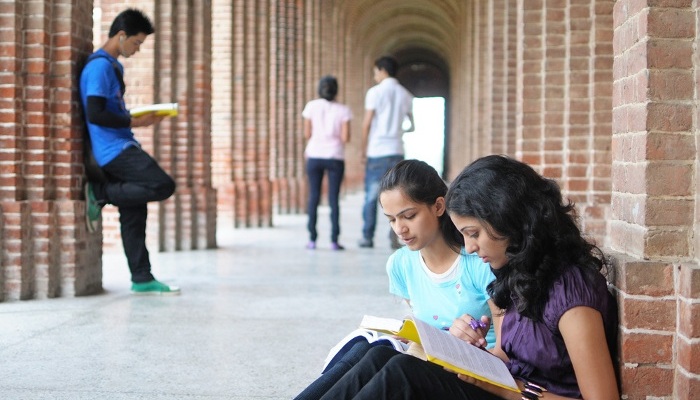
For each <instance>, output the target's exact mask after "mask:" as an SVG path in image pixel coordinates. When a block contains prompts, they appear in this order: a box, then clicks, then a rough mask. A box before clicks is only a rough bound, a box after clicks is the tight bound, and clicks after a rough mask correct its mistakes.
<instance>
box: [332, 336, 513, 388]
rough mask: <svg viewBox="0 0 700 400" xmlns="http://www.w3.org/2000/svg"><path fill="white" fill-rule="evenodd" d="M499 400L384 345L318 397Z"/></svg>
mask: <svg viewBox="0 0 700 400" xmlns="http://www.w3.org/2000/svg"><path fill="white" fill-rule="evenodd" d="M341 399H355V400H363V399H366V400H383V399H394V400H398V399H403V400H409V399H441V400H452V399H454V400H477V399H478V400H497V399H501V398H500V397H498V396H495V395H493V394H491V393H488V392H486V391H484V390H482V389H480V388H478V387H476V386H473V385H470V384H468V383H466V382H464V381H462V380H460V379H459V378H457V375H456V374H454V373H451V372H447V371H446V370H445V369H444V368H442V367H441V366H439V365H437V364H433V363H430V362H427V361H423V360H421V359H418V358H416V357H414V356H411V355H408V354H401V353H399V352H397V351H396V350H394V349H392V348H390V347H387V346H377V347H373V348H371V349H370V350H368V351H367V353H366V354H365V356H364V357H362V359H361V360H360V362H358V363H357V364H356V365H355V366H354V367H352V369H350V371H348V372H347V373H346V374H345V375H343V377H342V378H341V379H340V380H339V381H338V382H337V383H336V384H335V385H333V387H332V388H331V389H330V390H328V391H327V392H326V394H325V395H324V396H323V397H321V400H341Z"/></svg>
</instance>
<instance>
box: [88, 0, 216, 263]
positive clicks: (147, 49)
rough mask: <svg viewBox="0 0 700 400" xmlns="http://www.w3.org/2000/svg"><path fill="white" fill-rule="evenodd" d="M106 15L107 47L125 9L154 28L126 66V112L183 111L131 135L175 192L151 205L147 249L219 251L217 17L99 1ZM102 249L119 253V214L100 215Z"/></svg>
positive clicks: (203, 5) (202, 8) (205, 10)
mask: <svg viewBox="0 0 700 400" xmlns="http://www.w3.org/2000/svg"><path fill="white" fill-rule="evenodd" d="M95 7H99V8H100V9H101V23H100V24H99V25H100V26H101V37H99V38H97V39H96V40H95V43H94V45H95V47H99V46H101V45H102V44H103V43H104V41H105V40H106V35H107V32H108V31H109V26H110V25H111V23H112V20H113V19H114V17H115V16H116V15H117V14H118V13H119V12H121V11H122V10H124V9H125V8H127V7H136V8H139V9H141V10H142V11H144V12H145V13H146V14H147V15H148V16H149V18H151V20H152V22H153V23H154V25H155V29H156V32H155V33H154V34H153V35H150V36H149V37H148V39H147V40H146V41H145V42H144V45H143V46H142V47H141V51H140V52H139V53H137V54H135V55H134V56H132V57H130V58H128V59H124V58H120V61H121V62H122V64H124V68H125V74H124V80H125V83H126V85H127V91H126V96H125V98H126V103H127V107H134V106H138V105H144V104H151V103H170V102H177V103H178V104H179V109H180V113H179V116H178V117H177V118H172V119H166V120H164V121H163V122H161V123H160V124H158V125H156V126H153V127H148V128H138V129H135V130H134V132H135V134H136V137H137V139H138V140H139V141H140V142H141V144H142V145H143V147H144V149H145V150H146V151H148V152H149V153H150V154H151V155H152V156H153V157H154V158H155V159H156V160H158V162H159V164H160V165H161V166H162V167H163V169H164V170H165V171H166V172H168V173H169V174H170V175H171V176H172V177H173V178H174V179H175V182H176V184H177V189H176V192H175V194H174V195H173V196H172V197H171V198H170V199H168V200H166V201H163V202H158V203H150V204H149V220H148V225H147V226H148V233H149V235H148V245H149V247H150V248H151V249H152V250H157V251H164V250H191V249H205V248H213V247H216V206H215V204H216V190H215V189H214V188H213V186H212V174H211V159H212V144H211V135H210V132H211V104H212V100H211V99H212V88H211V76H212V58H211V57H212V53H211V51H212V50H211V49H212V44H211V41H212V35H211V32H212V28H211V23H212V21H211V15H212V14H211V13H212V10H211V8H210V6H209V3H208V2H193V3H182V2H179V1H171V2H158V3H157V4H155V3H143V2H138V1H133V0H131V1H121V2H106V1H99V0H97V1H95ZM103 216H104V227H105V240H104V244H105V246H110V247H111V246H116V247H117V248H120V246H121V244H120V243H121V238H120V235H119V230H118V229H119V227H118V226H119V223H118V213H117V210H116V208H115V207H113V206H107V207H105V209H104V212H103Z"/></svg>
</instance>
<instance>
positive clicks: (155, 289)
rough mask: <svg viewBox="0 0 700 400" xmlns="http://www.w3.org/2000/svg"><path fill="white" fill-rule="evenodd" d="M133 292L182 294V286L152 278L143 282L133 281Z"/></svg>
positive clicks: (140, 293) (141, 293)
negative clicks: (170, 284)
mask: <svg viewBox="0 0 700 400" xmlns="http://www.w3.org/2000/svg"><path fill="white" fill-rule="evenodd" d="M131 292H132V293H133V294H138V295H144V296H148V295H156V296H157V295H166V296H167V295H170V296H172V295H178V294H180V288H179V287H177V286H169V285H166V284H165V283H161V282H158V281H157V280H155V279H154V280H152V281H149V282H143V283H132V284H131Z"/></svg>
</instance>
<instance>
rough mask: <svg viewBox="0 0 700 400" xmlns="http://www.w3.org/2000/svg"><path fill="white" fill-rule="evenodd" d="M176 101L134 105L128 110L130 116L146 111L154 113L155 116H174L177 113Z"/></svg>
mask: <svg viewBox="0 0 700 400" xmlns="http://www.w3.org/2000/svg"><path fill="white" fill-rule="evenodd" d="M177 108H178V106H177V103H158V104H151V105H150V106H142V107H134V108H132V109H131V110H129V113H130V114H131V116H132V117H140V116H142V115H144V114H148V113H152V112H154V113H156V115H157V116H164V117H174V116H176V115H177Z"/></svg>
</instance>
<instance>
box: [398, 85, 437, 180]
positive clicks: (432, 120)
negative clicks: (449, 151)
mask: <svg viewBox="0 0 700 400" xmlns="http://www.w3.org/2000/svg"><path fill="white" fill-rule="evenodd" d="M413 120H414V122H415V125H416V130H415V131H414V132H409V133H406V134H404V136H403V140H404V147H405V151H406V155H405V157H406V158H407V159H411V158H415V159H418V160H422V161H425V162H426V163H428V164H430V165H431V166H432V167H433V168H435V170H436V171H437V172H438V174H439V175H440V176H442V173H443V170H444V168H445V98H444V97H417V98H415V99H413Z"/></svg>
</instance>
